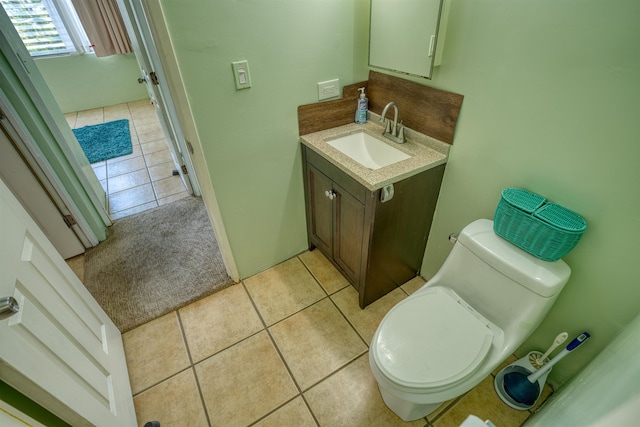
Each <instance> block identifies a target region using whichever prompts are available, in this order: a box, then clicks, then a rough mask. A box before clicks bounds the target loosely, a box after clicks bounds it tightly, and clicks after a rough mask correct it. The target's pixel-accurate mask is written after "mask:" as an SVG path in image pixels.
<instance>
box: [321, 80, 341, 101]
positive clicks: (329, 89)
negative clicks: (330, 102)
mask: <svg viewBox="0 0 640 427" xmlns="http://www.w3.org/2000/svg"><path fill="white" fill-rule="evenodd" d="M337 96H340V79H333V80H327V81H326V82H320V83H318V101H322V100H323V99H328V98H335V97H337Z"/></svg>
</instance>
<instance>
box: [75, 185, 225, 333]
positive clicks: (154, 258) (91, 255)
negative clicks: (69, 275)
mask: <svg viewBox="0 0 640 427" xmlns="http://www.w3.org/2000/svg"><path fill="white" fill-rule="evenodd" d="M231 284H233V281H232V280H231V278H229V276H228V275H227V273H226V271H225V268H224V264H223V262H222V256H221V255H220V249H219V248H218V243H217V242H216V239H215V236H214V234H213V230H212V228H211V223H210V222H209V218H208V216H207V212H206V210H205V208H204V203H203V202H202V200H201V199H200V198H195V197H188V198H186V199H182V200H178V201H176V202H173V203H171V204H168V205H164V206H161V207H159V208H156V209H152V210H150V211H146V212H142V213H139V214H136V215H132V216H129V217H126V218H122V219H119V220H116V221H114V224H113V226H111V227H109V229H108V230H107V240H105V241H104V242H102V243H100V244H99V245H98V246H96V247H95V248H91V249H89V250H88V251H87V253H86V254H85V285H86V287H87V288H88V289H89V292H91V294H92V295H93V296H94V298H95V299H96V300H97V301H98V303H99V304H100V306H101V307H102V308H103V309H104V310H105V311H106V313H107V314H108V315H109V317H111V320H113V322H114V323H115V324H116V326H117V327H118V328H119V329H120V331H121V332H126V331H128V330H130V329H133V328H135V327H136V326H139V325H141V324H143V323H146V322H148V321H150V320H153V319H155V318H157V317H160V316H162V315H163V314H166V313H169V312H171V311H173V310H176V309H178V308H180V307H183V306H185V305H187V304H189V303H191V302H193V301H196V300H198V299H200V298H202V297H204V296H207V295H210V294H212V293H214V292H216V291H219V290H221V289H223V288H225V287H227V286H229V285H231Z"/></svg>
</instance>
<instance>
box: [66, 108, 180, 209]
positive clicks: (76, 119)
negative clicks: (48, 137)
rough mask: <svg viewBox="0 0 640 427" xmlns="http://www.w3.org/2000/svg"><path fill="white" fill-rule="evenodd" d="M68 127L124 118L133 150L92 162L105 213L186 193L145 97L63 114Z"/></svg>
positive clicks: (156, 203) (154, 204)
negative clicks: (104, 196)
mask: <svg viewBox="0 0 640 427" xmlns="http://www.w3.org/2000/svg"><path fill="white" fill-rule="evenodd" d="M65 117H66V119H67V122H68V123H69V126H70V127H71V128H72V129H76V128H81V127H83V126H88V125H96V124H101V123H107V122H110V121H113V120H121V119H127V120H129V127H130V131H131V145H132V148H133V152H132V153H131V154H129V155H127V156H122V157H117V158H115V159H110V160H106V161H103V162H99V163H94V164H92V165H91V166H92V167H93V170H94V172H95V173H96V176H97V177H98V179H99V180H100V182H101V183H102V187H103V188H104V190H105V191H106V193H107V197H108V201H109V214H110V215H111V218H113V219H117V218H122V217H125V216H128V215H132V214H135V213H138V212H142V211H145V210H148V209H153V208H155V207H158V206H160V205H163V204H166V203H170V202H172V201H174V200H178V199H181V198H183V197H187V196H188V195H189V194H188V193H187V191H186V188H185V187H184V184H183V182H182V181H181V179H180V177H179V176H174V175H173V170H174V169H175V166H174V163H173V160H172V158H171V153H170V151H169V146H168V145H167V141H166V140H165V135H164V132H163V130H162V126H161V125H160V122H159V120H158V117H157V115H156V111H155V108H154V106H153V105H152V104H151V103H150V102H149V100H148V99H145V100H141V101H135V102H129V103H126V104H118V105H112V106H108V107H103V108H95V109H92V110H85V111H78V112H75V113H67V114H65Z"/></svg>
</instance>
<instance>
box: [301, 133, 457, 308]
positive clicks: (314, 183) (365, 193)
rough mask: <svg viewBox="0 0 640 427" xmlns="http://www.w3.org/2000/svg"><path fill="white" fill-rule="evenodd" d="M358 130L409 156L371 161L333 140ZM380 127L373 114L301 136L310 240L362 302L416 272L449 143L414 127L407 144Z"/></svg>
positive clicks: (433, 208) (376, 296) (414, 274)
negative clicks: (387, 135)
mask: <svg viewBox="0 0 640 427" xmlns="http://www.w3.org/2000/svg"><path fill="white" fill-rule="evenodd" d="M357 132H365V133H367V134H369V135H370V136H373V137H375V138H377V139H379V140H380V141H382V142H383V143H385V144H388V145H389V146H390V147H392V148H394V149H395V150H399V151H401V152H403V153H405V154H407V155H408V156H409V158H407V159H405V160H401V161H398V162H395V163H393V164H390V165H388V166H383V167H380V168H379V169H371V168H369V167H365V166H363V165H362V164H361V163H359V162H358V161H356V160H354V159H353V158H351V157H350V156H348V155H346V154H344V153H343V152H341V151H340V150H338V149H336V148H334V147H333V146H332V145H331V144H330V143H331V142H332V141H334V140H336V139H337V138H340V137H344V136H348V135H351V134H354V133H357ZM382 132H383V128H382V126H381V125H378V124H377V123H373V122H372V121H370V122H369V123H367V124H365V125H356V124H349V125H344V126H339V127H337V128H333V129H328V130H323V131H320V132H314V133H311V134H307V135H302V136H301V142H302V155H303V167H304V183H305V201H306V214H307V232H308V240H309V248H310V249H314V248H317V249H318V250H320V251H322V252H323V253H324V254H325V255H326V256H327V258H329V259H330V260H331V262H332V263H333V264H334V265H335V266H336V267H337V268H338V269H339V270H340V271H341V272H342V273H343V275H344V276H345V277H346V278H347V279H348V280H349V282H350V283H351V284H352V285H353V286H354V287H355V288H356V290H357V291H358V293H359V303H360V307H361V308H364V307H365V306H367V305H368V304H370V303H372V302H374V301H375V300H377V299H378V298H380V297H382V296H384V295H385V294H387V293H388V292H390V291H392V290H394V289H395V288H396V287H398V286H400V285H402V284H403V283H405V282H407V281H408V280H410V279H412V278H413V277H415V276H416V274H417V273H418V271H419V269H420V266H421V264H422V258H423V255H424V250H425V247H426V243H427V237H428V234H429V230H430V227H431V221H432V219H433V213H434V210H435V206H436V202H437V199H438V194H439V191H440V185H441V183H442V176H443V174H444V168H445V163H446V159H447V153H448V148H449V146H448V144H445V143H442V142H439V141H437V140H435V139H433V138H429V137H426V136H424V135H421V134H418V133H415V132H411V131H410V130H408V131H407V132H408V134H407V143H405V144H396V143H394V142H391V141H390V140H387V141H385V138H383V137H382Z"/></svg>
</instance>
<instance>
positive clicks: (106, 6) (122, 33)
mask: <svg viewBox="0 0 640 427" xmlns="http://www.w3.org/2000/svg"><path fill="white" fill-rule="evenodd" d="M71 1H72V3H73V6H74V7H75V9H76V12H77V13H78V17H79V18H80V22H82V26H83V27H84V30H85V31H86V32H87V36H89V40H90V41H91V43H92V45H93V50H94V52H95V53H96V56H110V55H117V54H120V53H130V52H133V50H132V49H131V44H130V43H129V38H128V37H127V31H126V29H125V27H124V23H123V22H122V17H121V16H120V11H119V10H118V6H117V5H116V2H115V0H71Z"/></svg>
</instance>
